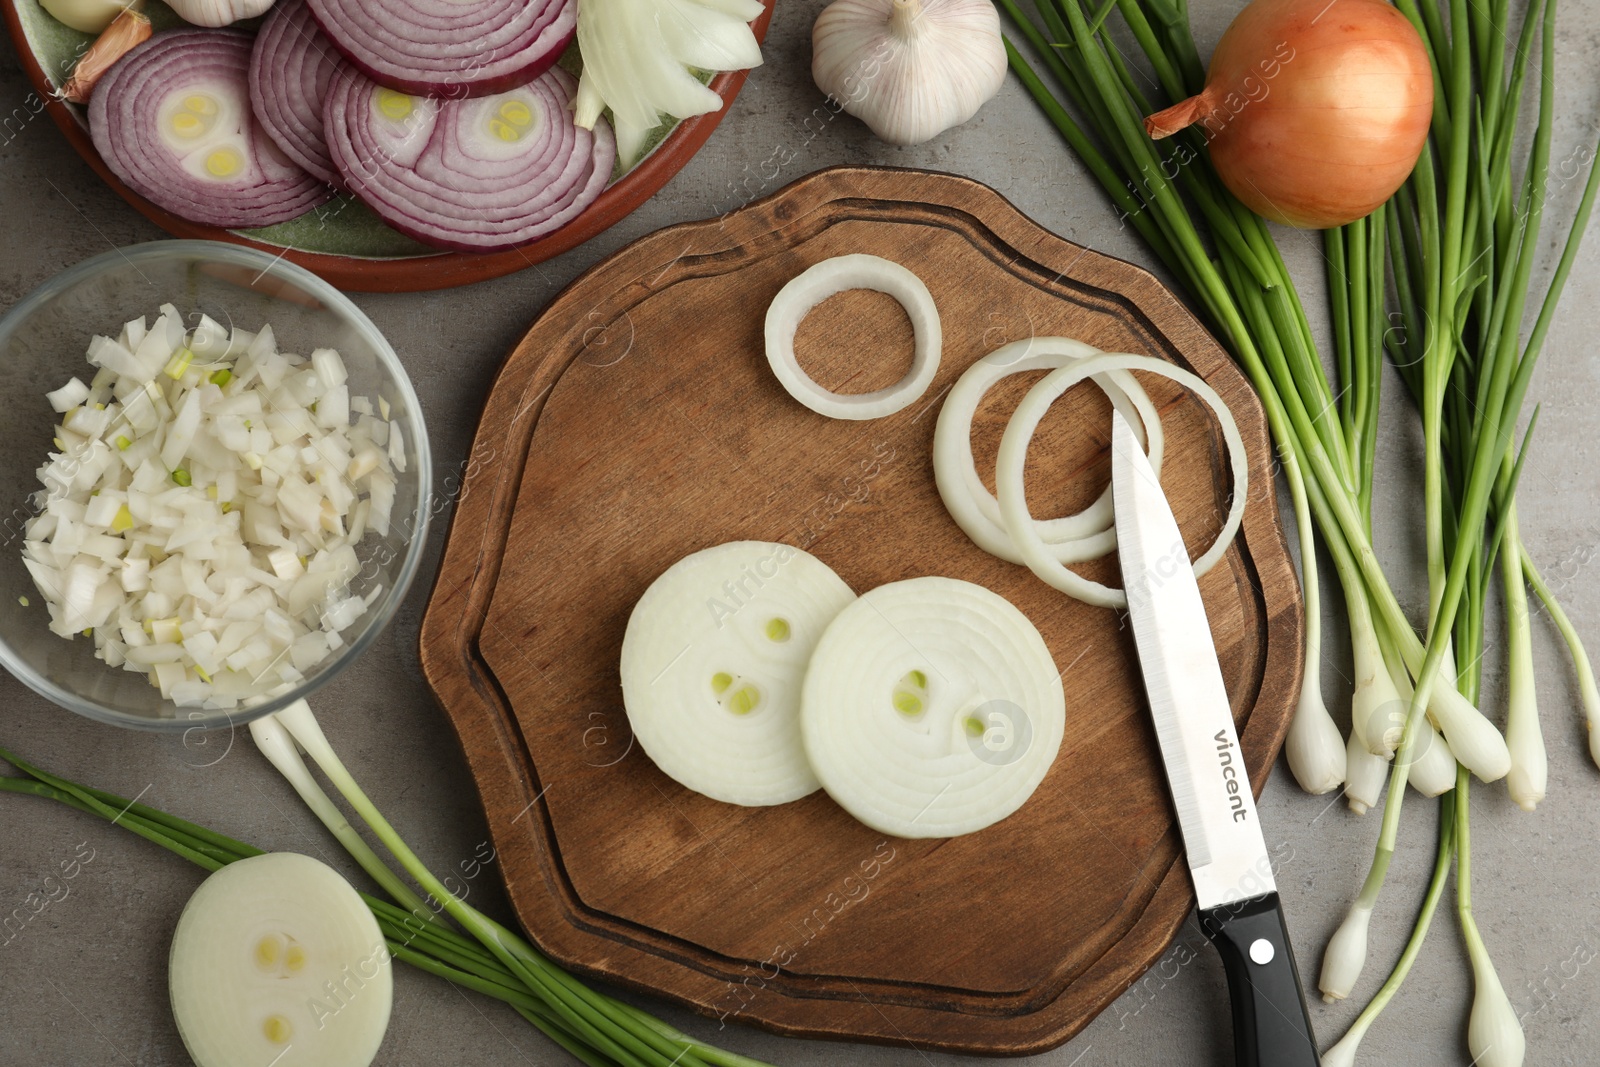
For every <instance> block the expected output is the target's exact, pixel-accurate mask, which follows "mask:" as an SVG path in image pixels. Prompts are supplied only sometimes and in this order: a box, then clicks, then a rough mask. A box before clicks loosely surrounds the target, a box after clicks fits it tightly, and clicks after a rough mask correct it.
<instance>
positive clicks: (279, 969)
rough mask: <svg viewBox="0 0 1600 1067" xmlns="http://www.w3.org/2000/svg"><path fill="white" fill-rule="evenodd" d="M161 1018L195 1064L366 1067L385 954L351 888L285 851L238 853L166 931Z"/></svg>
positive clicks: (386, 978)
mask: <svg viewBox="0 0 1600 1067" xmlns="http://www.w3.org/2000/svg"><path fill="white" fill-rule="evenodd" d="M169 970H170V975H169V984H170V986H171V993H172V1014H173V1016H174V1017H175V1018H176V1020H177V1023H178V1032H179V1034H180V1035H182V1037H183V1044H184V1047H186V1048H187V1049H188V1050H189V1055H190V1056H191V1057H192V1058H193V1059H194V1062H195V1064H196V1067H237V1065H239V1064H245V1063H249V1064H269V1063H270V1064H275V1065H278V1067H322V1065H326V1067H366V1065H367V1064H369V1063H371V1062H372V1060H373V1057H375V1056H376V1055H377V1054H378V1046H379V1045H380V1044H381V1043H382V1042H383V1034H384V1031H385V1030H386V1029H387V1028H388V1026H389V1009H390V1006H391V1004H392V1002H393V999H394V980H393V976H392V975H391V973H390V967H389V950H388V948H387V947H386V946H385V944H384V939H383V934H382V933H381V932H380V931H379V929H378V923H377V920H375V919H374V918H373V916H372V912H371V911H370V910H368V908H367V905H366V902H365V901H363V900H362V899H361V895H360V894H359V893H357V892H356V891H355V890H354V889H352V888H351V887H350V884H349V883H348V882H346V881H345V880H344V879H343V878H342V877H340V876H339V874H338V873H337V872H336V871H334V870H333V868H331V867H329V866H327V865H326V864H324V863H322V862H320V861H318V860H314V859H312V858H311V857H309V856H302V855H300V854H298V853H294V852H269V853H266V854H265V855H261V856H252V857H250V858H248V859H241V860H237V861H235V862H233V863H230V864H228V865H227V866H225V867H223V868H222V869H221V870H219V871H217V872H216V873H215V874H213V875H211V877H209V878H207V879H206V880H205V881H204V882H202V883H200V888H199V889H197V890H195V893H194V896H192V897H190V898H189V903H188V905H186V906H185V907H184V909H183V914H182V916H180V917H179V919H178V927H177V930H176V932H175V933H174V934H173V937H172V956H171V964H170V969H169Z"/></svg>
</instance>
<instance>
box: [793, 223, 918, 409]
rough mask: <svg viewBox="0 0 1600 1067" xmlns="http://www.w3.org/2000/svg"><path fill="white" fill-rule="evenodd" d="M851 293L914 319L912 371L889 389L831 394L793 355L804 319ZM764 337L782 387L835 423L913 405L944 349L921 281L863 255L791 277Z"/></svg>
mask: <svg viewBox="0 0 1600 1067" xmlns="http://www.w3.org/2000/svg"><path fill="white" fill-rule="evenodd" d="M847 289H871V290H874V291H875V292H879V293H885V294H887V295H889V296H892V297H894V298H895V299H896V300H897V301H899V302H900V305H901V306H902V307H904V308H905V309H906V314H907V315H908V316H909V317H910V319H911V330H912V332H913V334H914V335H915V337H916V342H915V349H914V352H913V355H912V357H911V369H910V370H909V371H908V372H906V376H905V377H904V378H902V379H900V381H898V382H896V383H895V384H894V385H891V386H889V387H887V388H885V389H877V390H874V391H873V392H870V393H853V394H843V393H833V392H829V391H828V390H826V389H824V388H822V386H820V385H818V384H817V383H816V382H814V381H812V380H811V377H810V375H808V374H806V372H805V371H803V370H801V369H800V362H799V360H798V359H797V358H796V356H795V354H794V336H795V333H796V332H797V331H798V330H799V329H800V322H801V320H802V319H804V318H805V317H806V315H807V314H809V313H810V311H811V309H812V308H814V307H816V306H817V305H818V304H820V303H822V302H823V301H824V300H826V299H828V297H830V296H834V295H836V294H838V293H842V292H844V291H845V290H847ZM766 338H767V362H769V363H770V364H772V373H773V374H775V375H777V377H778V381H779V382H780V383H782V385H783V387H784V389H786V390H788V393H789V395H790V396H792V397H794V398H795V399H796V400H798V401H800V403H802V404H804V405H805V406H806V407H808V408H810V409H811V410H812V411H815V412H816V413H817V414H819V415H826V416H828V417H829V418H832V419H880V418H882V417H883V416H885V415H893V414H894V413H895V412H897V411H899V410H901V409H902V408H904V407H906V406H908V405H910V404H912V403H915V402H916V400H917V398H918V397H920V396H922V394H923V393H925V392H927V391H928V386H929V385H930V384H931V383H932V382H933V376H934V375H935V374H936V373H938V370H939V355H940V351H941V349H942V348H943V345H944V340H943V335H942V333H941V330H940V326H939V311H938V308H936V307H935V306H934V303H933V295H932V294H931V293H929V292H928V287H927V286H926V285H924V284H922V279H921V278H918V277H917V276H916V275H915V274H913V273H911V272H910V271H909V270H907V269H906V268H905V267H902V266H901V265H900V264H898V263H895V262H894V261H892V260H888V259H883V258H882V257H880V256H869V255H865V254H862V253H857V254H855V255H849V256H835V257H834V258H832V259H825V260H823V261H822V262H821V263H816V264H813V265H812V266H810V267H808V268H806V269H805V270H804V271H802V272H801V273H800V274H798V275H796V276H795V277H793V278H791V279H790V280H789V282H788V283H787V284H786V285H784V287H783V288H782V289H780V290H778V295H777V296H775V297H773V298H772V304H771V305H770V306H769V307H768V308H767V322H766Z"/></svg>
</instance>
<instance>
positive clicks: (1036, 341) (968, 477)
mask: <svg viewBox="0 0 1600 1067" xmlns="http://www.w3.org/2000/svg"><path fill="white" fill-rule="evenodd" d="M1099 354H1100V350H1099V349H1098V348H1095V347H1093V346H1092V345H1087V344H1084V343H1083V342H1082V341H1075V340H1072V339H1071V338H1067V337H1031V338H1028V339H1027V340H1025V341H1013V342H1012V343H1011V344H1008V345H1005V346H1004V347H1001V348H997V349H995V350H994V351H993V352H991V353H989V354H988V355H987V356H984V357H983V358H982V359H980V360H978V362H976V363H974V364H973V365H972V366H970V367H968V368H967V370H966V371H965V372H964V373H963V374H962V375H961V377H960V378H959V379H958V380H957V381H956V384H955V385H954V386H953V387H952V388H951V390H950V393H949V395H948V396H946V397H945V400H944V406H943V407H942V408H940V410H939V422H938V426H937V427H936V428H935V430H934V432H933V477H934V481H935V483H937V485H938V487H939V496H940V497H941V498H942V499H943V500H944V505H945V508H946V509H947V510H948V511H949V512H950V517H951V518H952V519H954V520H955V522H956V525H957V526H959V527H961V530H962V532H963V533H965V534H966V535H967V536H968V537H970V538H971V539H972V541H973V543H974V544H976V545H977V546H978V547H979V548H981V549H983V550H984V551H985V552H987V553H989V554H990V555H992V556H998V557H999V558H1000V559H1003V560H1005V561H1006V562H1008V563H1017V564H1022V563H1023V562H1024V561H1023V558H1022V554H1021V553H1020V552H1018V551H1017V548H1016V545H1015V544H1013V543H1012V541H1011V535H1010V534H1009V533H1007V532H1006V526H1005V520H1004V519H1003V518H1002V517H1001V515H1000V503H999V501H997V500H996V499H995V497H994V494H993V493H991V492H989V489H988V487H987V486H986V485H984V484H983V480H982V479H981V478H979V477H978V466H977V463H976V461H974V460H973V458H972V417H973V415H974V414H975V413H976V412H977V409H978V404H979V402H980V401H982V399H983V397H984V395H985V394H987V393H988V391H989V390H990V389H992V388H993V387H994V385H995V383H997V382H999V381H1000V380H1001V379H1002V378H1006V377H1009V376H1010V375H1013V374H1021V373H1024V372H1026V371H1035V370H1045V371H1049V370H1055V369H1057V368H1059V367H1063V366H1069V365H1071V364H1072V363H1073V362H1075V361H1077V360H1080V359H1087V358H1089V357H1090V356H1096V355H1099ZM1092 380H1093V381H1094V383H1095V384H1096V385H1098V386H1099V387H1100V389H1101V391H1102V392H1104V393H1105V394H1106V398H1107V399H1108V400H1110V401H1111V403H1112V405H1113V406H1114V407H1116V409H1117V410H1119V411H1121V412H1122V415H1123V418H1125V419H1127V420H1128V424H1129V425H1130V426H1133V427H1135V428H1136V429H1135V431H1134V432H1135V433H1136V434H1138V435H1139V436H1140V437H1141V440H1140V442H1139V443H1140V444H1141V445H1145V444H1146V439H1147V440H1148V452H1149V454H1150V465H1151V466H1152V467H1154V468H1155V470H1156V473H1157V474H1160V473H1161V455H1162V433H1161V417H1160V416H1159V415H1158V414H1157V413H1156V409H1155V405H1153V404H1152V403H1150V397H1149V396H1148V395H1146V393H1145V391H1144V389H1143V387H1141V386H1140V385H1139V383H1138V382H1137V381H1135V380H1134V378H1133V375H1131V374H1129V373H1128V372H1127V371H1112V372H1110V373H1109V374H1104V375H1097V376H1096V377H1095V378H1093V379H1092ZM1135 415H1137V418H1135V417H1134V416H1135ZM1111 519H1112V516H1111V487H1110V486H1107V487H1106V489H1105V491H1104V492H1103V493H1101V494H1100V496H1099V497H1098V498H1096V500H1095V501H1094V503H1092V504H1090V505H1089V506H1088V507H1087V508H1085V509H1084V510H1082V511H1080V512H1078V513H1077V514H1076V515H1068V516H1065V517H1063V518H1059V519H1035V520H1034V525H1035V526H1036V527H1037V528H1038V530H1039V536H1040V539H1041V540H1043V541H1044V543H1045V544H1046V546H1048V548H1049V550H1050V553H1051V555H1052V556H1054V557H1055V559H1056V560H1057V561H1058V562H1061V563H1077V562H1079V561H1082V560H1088V559H1098V558H1099V557H1101V556H1103V555H1105V554H1106V553H1107V552H1110V551H1111V550H1112V549H1113V548H1115V547H1116V544H1117V540H1116V532H1115V531H1114V530H1113V529H1112V525H1111Z"/></svg>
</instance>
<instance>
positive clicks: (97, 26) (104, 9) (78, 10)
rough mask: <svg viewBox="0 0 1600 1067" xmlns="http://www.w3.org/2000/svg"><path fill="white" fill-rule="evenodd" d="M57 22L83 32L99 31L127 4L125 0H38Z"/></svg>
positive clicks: (109, 23)
mask: <svg viewBox="0 0 1600 1067" xmlns="http://www.w3.org/2000/svg"><path fill="white" fill-rule="evenodd" d="M39 6H40V7H42V8H44V9H45V10H46V11H48V12H50V14H51V15H52V16H54V17H55V20H56V21H57V22H61V23H65V24H66V25H68V26H71V27H72V28H73V29H75V30H81V31H82V32H84V33H99V32H101V31H102V30H104V29H105V28H106V27H107V26H109V25H111V20H112V19H114V18H116V17H117V15H119V14H120V13H121V12H122V9H123V8H125V7H127V6H128V3H127V0H39Z"/></svg>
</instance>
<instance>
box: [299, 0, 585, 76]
mask: <svg viewBox="0 0 1600 1067" xmlns="http://www.w3.org/2000/svg"><path fill="white" fill-rule="evenodd" d="M307 2H308V3H309V4H310V7H311V13H312V14H313V15H315V16H316V19H317V22H318V24H319V25H321V26H322V30H323V32H324V33H326V34H327V35H328V37H329V39H330V40H332V41H333V43H334V44H335V45H336V46H337V47H338V49H339V51H341V52H343V53H344V54H345V57H346V58H348V59H349V60H350V62H351V63H353V64H355V66H356V68H357V69H359V70H360V71H362V72H363V73H364V74H366V75H367V76H368V77H370V78H371V79H372V80H373V81H375V82H377V83H378V84H380V85H383V86H387V87H388V88H390V89H394V90H397V91H399V92H402V93H410V94H412V95H417V96H439V97H450V98H463V97H470V96H489V95H493V94H495V93H501V92H505V91H506V90H507V89H514V88H516V87H517V86H519V85H526V84H527V83H529V82H531V81H533V79H535V78H537V77H538V76H539V75H541V74H543V73H544V72H545V71H546V70H549V69H550V67H551V66H552V65H553V64H554V63H555V61H556V60H557V59H559V58H560V57H561V53H562V51H563V50H565V48H566V47H567V45H568V44H570V43H571V42H572V38H573V36H574V35H575V34H576V33H577V29H578V14H577V2H576V0H307Z"/></svg>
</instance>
